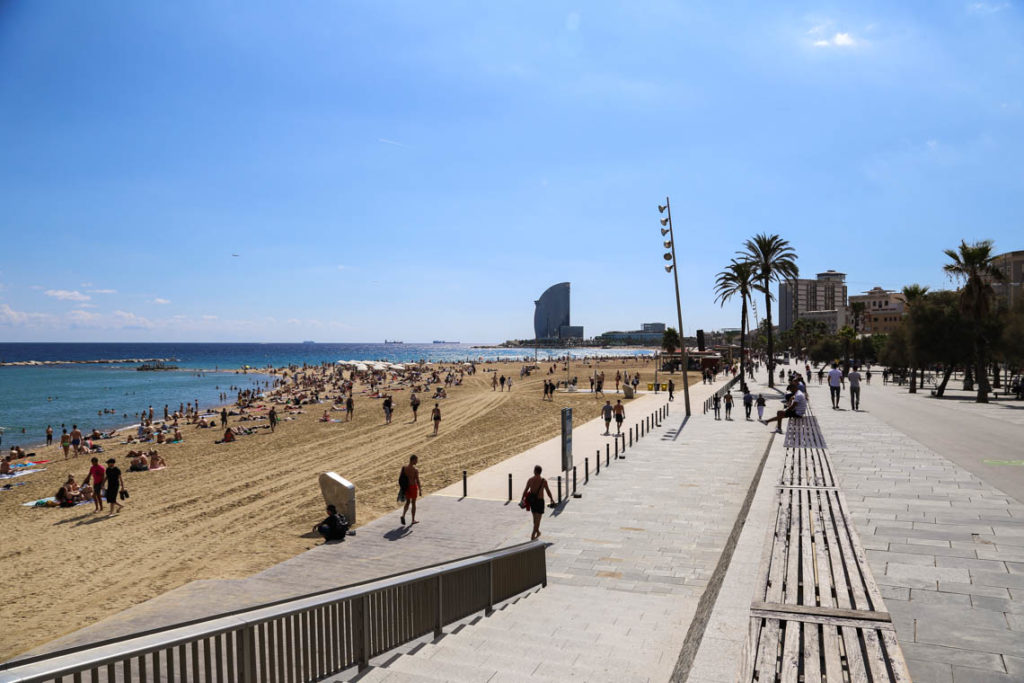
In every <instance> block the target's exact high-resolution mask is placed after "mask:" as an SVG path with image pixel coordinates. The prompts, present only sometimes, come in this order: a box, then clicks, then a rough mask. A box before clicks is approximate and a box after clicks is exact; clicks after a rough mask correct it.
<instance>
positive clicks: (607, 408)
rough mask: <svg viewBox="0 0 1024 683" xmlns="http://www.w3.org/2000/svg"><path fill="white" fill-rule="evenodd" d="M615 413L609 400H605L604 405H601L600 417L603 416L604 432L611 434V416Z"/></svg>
mask: <svg viewBox="0 0 1024 683" xmlns="http://www.w3.org/2000/svg"><path fill="white" fill-rule="evenodd" d="M614 414H615V409H614V408H612V402H611V401H605V402H604V405H603V406H601V417H603V418H604V433H605V434H611V431H612V416H613V415H614Z"/></svg>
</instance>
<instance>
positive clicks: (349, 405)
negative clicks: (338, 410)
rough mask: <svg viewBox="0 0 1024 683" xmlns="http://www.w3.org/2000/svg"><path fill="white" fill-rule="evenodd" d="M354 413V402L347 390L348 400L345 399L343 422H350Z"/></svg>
mask: <svg viewBox="0 0 1024 683" xmlns="http://www.w3.org/2000/svg"><path fill="white" fill-rule="evenodd" d="M355 412H356V402H355V400H354V399H353V398H352V391H351V390H349V392H348V398H346V399H345V422H351V421H352V414H353V413H355Z"/></svg>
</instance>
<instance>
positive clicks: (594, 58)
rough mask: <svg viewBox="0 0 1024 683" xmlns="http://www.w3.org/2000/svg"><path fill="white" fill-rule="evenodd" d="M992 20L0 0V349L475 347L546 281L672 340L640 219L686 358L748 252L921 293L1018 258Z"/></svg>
mask: <svg viewBox="0 0 1024 683" xmlns="http://www.w3.org/2000/svg"><path fill="white" fill-rule="evenodd" d="M1022 11H1024V3H1021V2H1019V0H1017V1H1009V2H998V1H995V2H944V1H937V0H928V1H920V2H913V1H908V2H901V3H891V2H874V1H872V0H866V1H861V2H845V3H844V2H827V3H809V4H799V3H791V4H787V3H778V2H772V3H748V2H742V3H741V2H729V1H721V0H719V1H715V2H706V3H704V2H685V3H683V2H659V1H657V0H652V1H650V2H643V3H632V2H622V3H609V2H597V1H592V2H586V3H580V2H562V1H560V0H543V1H540V0H536V1H530V2H487V3H480V2H432V3H425V2H419V1H416V0H409V1H406V2H388V1H385V0H373V1H370V0H366V1H362V2H356V1H344V0H331V1H326V0H306V1H304V2H301V3H279V2H263V1H262V0H245V1H244V2H242V1H239V2H227V1H224V0H212V1H211V0H204V1H202V2H198V1H197V2H192V1H188V0H181V1H178V2H174V3H145V2H137V3H125V2H112V1H106V0H92V1H91V2H88V3H76V2H47V3H44V2H32V1H31V0H20V1H19V0H8V1H7V2H0V155H2V159H3V161H2V163H0V341H211V342H212V341H239V342H260V341H277V342H289V341H302V340H307V339H309V340H315V341H321V342H373V341H382V340H383V339H385V338H387V339H401V340H405V341H409V342H413V341H429V340H432V339H447V340H460V341H464V342H500V341H503V340H505V339H513V338H529V337H532V336H533V309H534V305H533V302H534V300H535V299H537V298H538V297H539V296H540V294H541V293H542V292H543V291H544V290H545V289H546V288H547V287H548V286H550V285H552V284H554V283H557V282H562V281H569V282H571V283H572V323H573V324H575V325H583V326H584V328H585V331H586V333H587V335H588V336H590V335H593V334H597V333H600V332H603V331H606V330H622V329H637V328H638V327H639V326H640V324H641V323H643V322H667V323H669V324H671V325H674V324H675V318H676V315H675V313H676V311H675V293H674V288H673V282H672V276H671V275H669V274H667V273H666V272H665V270H664V268H663V266H664V264H665V261H663V260H662V254H663V252H664V249H663V246H662V241H663V239H664V238H663V237H662V236H661V233H660V232H659V229H660V227H661V226H660V224H659V223H658V219H659V218H661V215H659V213H658V208H657V207H658V204H659V203H664V201H665V198H666V197H670V198H671V202H672V218H673V224H674V229H675V234H676V246H677V250H678V258H679V286H680V290H681V299H682V311H683V326H684V331H685V332H686V333H687V334H691V335H692V334H693V333H694V330H695V329H697V328H703V329H709V330H710V329H718V328H722V327H738V326H739V304H738V302H730V303H727V304H726V305H725V306H720V305H719V304H718V303H716V302H715V300H714V298H715V297H714V281H715V276H716V275H717V273H719V272H720V271H721V270H722V269H723V268H724V267H725V266H726V265H727V264H728V263H729V260H730V259H731V258H732V257H734V256H735V254H736V252H737V250H740V249H742V247H743V242H744V241H745V240H746V239H748V238H750V237H751V236H753V235H755V234H757V233H762V232H763V233H768V234H776V233H777V234H779V235H781V236H782V237H783V238H785V239H787V240H789V242H790V243H791V245H792V246H793V247H794V249H795V250H796V252H797V254H798V257H799V260H798V265H799V267H800V270H801V275H802V276H811V277H813V276H814V274H816V273H818V272H822V271H824V270H827V269H835V270H839V271H841V272H844V273H846V274H847V283H848V286H849V290H850V293H851V294H853V293H858V292H861V291H864V290H867V289H870V288H872V287H874V286H881V287H885V288H888V289H899V288H900V287H902V286H904V285H906V284H910V283H920V284H925V285H929V286H931V287H933V288H949V287H951V286H953V284H952V283H951V282H950V281H948V280H947V279H945V276H944V275H943V272H942V265H943V263H944V262H945V260H946V257H945V256H944V254H943V250H944V249H947V248H954V247H956V246H957V245H958V244H959V242H960V240H962V239H965V240H967V241H969V242H970V241H975V240H981V239H991V240H994V242H995V250H996V252H999V253H1001V252H1005V251H1012V250H1017V249H1024V229H1022V226H1024V220H1022V219H1024V201H1022V199H1024V15H1022ZM758 311H759V316H761V317H762V318H763V316H764V313H765V311H764V302H763V300H762V301H761V302H760V303H759V306H758ZM774 316H775V319H776V320H777V312H776V313H775V314H774Z"/></svg>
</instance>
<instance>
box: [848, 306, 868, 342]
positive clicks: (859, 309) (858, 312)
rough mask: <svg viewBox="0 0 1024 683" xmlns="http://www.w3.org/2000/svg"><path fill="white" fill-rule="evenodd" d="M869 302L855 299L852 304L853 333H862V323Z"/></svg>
mask: <svg viewBox="0 0 1024 683" xmlns="http://www.w3.org/2000/svg"><path fill="white" fill-rule="evenodd" d="M866 308H867V304H865V303H864V302H863V301H854V302H853V303H852V304H850V312H852V313H853V333H854V334H860V323H861V321H862V320H863V319H864V309H866Z"/></svg>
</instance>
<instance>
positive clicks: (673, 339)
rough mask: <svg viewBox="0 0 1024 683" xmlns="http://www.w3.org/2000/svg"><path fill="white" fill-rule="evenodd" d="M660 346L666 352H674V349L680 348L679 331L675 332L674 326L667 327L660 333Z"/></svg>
mask: <svg viewBox="0 0 1024 683" xmlns="http://www.w3.org/2000/svg"><path fill="white" fill-rule="evenodd" d="M661 348H662V349H664V350H665V352H666V353H675V352H676V349H679V348H682V347H681V345H680V343H679V333H678V332H676V328H674V327H667V328H665V331H664V332H663V333H662V335H661Z"/></svg>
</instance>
